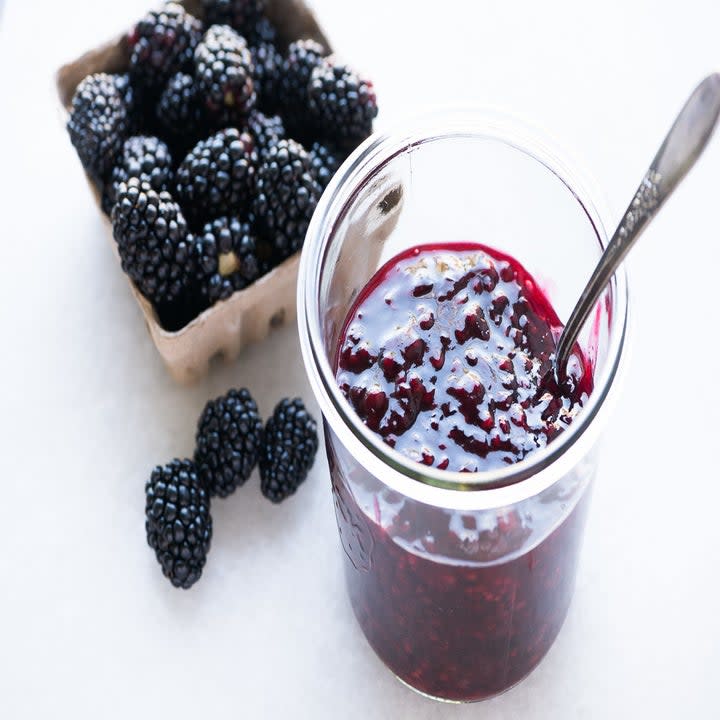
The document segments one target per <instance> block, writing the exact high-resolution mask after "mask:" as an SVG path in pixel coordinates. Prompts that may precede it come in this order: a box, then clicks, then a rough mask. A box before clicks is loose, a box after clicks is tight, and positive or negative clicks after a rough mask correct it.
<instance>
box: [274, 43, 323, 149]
mask: <svg viewBox="0 0 720 720" xmlns="http://www.w3.org/2000/svg"><path fill="white" fill-rule="evenodd" d="M324 55H325V49H324V48H323V46H322V45H320V43H317V42H315V41H314V40H297V41H296V42H293V43H290V45H289V47H288V49H287V54H286V56H285V61H284V62H283V67H282V75H281V77H280V82H279V92H278V103H279V104H280V108H281V110H282V113H283V117H284V118H285V121H286V123H287V125H288V129H289V130H290V131H291V135H293V137H295V136H296V135H299V136H300V137H304V135H305V133H306V130H307V120H308V118H307V113H308V106H309V103H310V96H309V94H308V87H309V84H310V77H311V75H312V72H313V70H314V69H315V68H316V67H317V66H318V65H320V64H321V63H322V62H323V56H324Z"/></svg>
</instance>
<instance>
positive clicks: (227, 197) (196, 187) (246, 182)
mask: <svg viewBox="0 0 720 720" xmlns="http://www.w3.org/2000/svg"><path fill="white" fill-rule="evenodd" d="M256 164H257V153H256V152H255V148H254V143H253V139H252V137H251V136H250V135H249V134H248V133H246V132H242V133H241V132H239V131H238V130H236V129H235V128H229V129H226V130H221V131H220V132H218V133H216V134H215V135H212V136H210V137H209V138H208V139H207V140H202V141H201V142H199V143H198V144H197V145H196V146H195V147H194V148H193V149H192V150H191V151H190V153H188V155H187V157H186V158H185V159H184V160H183V161H182V163H181V164H180V167H179V168H178V170H177V174H176V179H177V194H178V198H179V200H180V202H181V203H183V207H184V208H185V209H186V210H187V212H188V214H189V215H190V217H191V218H192V219H193V221H194V222H196V223H197V222H202V221H205V220H208V219H210V218H213V217H217V216H219V215H223V214H226V213H237V212H239V211H241V210H242V209H243V208H244V207H246V206H247V204H248V202H249V200H250V197H251V196H252V193H253V191H254V188H255V165H256Z"/></svg>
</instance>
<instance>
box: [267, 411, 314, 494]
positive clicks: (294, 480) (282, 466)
mask: <svg viewBox="0 0 720 720" xmlns="http://www.w3.org/2000/svg"><path fill="white" fill-rule="evenodd" d="M317 449H318V436H317V423H316V422H315V420H313V418H312V417H311V416H310V414H309V413H308V411H307V410H306V409H305V405H304V404H303V401H302V400H301V399H300V398H295V399H293V400H290V399H288V398H286V399H284V400H281V401H280V402H279V403H278V405H277V407H276V408H275V412H274V413H273V416H272V417H271V418H270V419H269V420H268V421H267V425H266V426H265V443H264V445H263V449H262V453H261V455H260V488H261V490H262V494H263V495H264V496H265V497H266V498H268V500H272V502H275V503H279V502H282V501H283V500H284V499H285V498H286V497H288V496H290V495H292V494H293V493H294V492H295V491H296V490H297V489H298V487H299V486H300V485H301V484H302V483H303V482H304V480H305V478H306V477H307V475H308V472H309V471H310V468H311V467H312V464H313V462H314V460H315V454H316V453H317Z"/></svg>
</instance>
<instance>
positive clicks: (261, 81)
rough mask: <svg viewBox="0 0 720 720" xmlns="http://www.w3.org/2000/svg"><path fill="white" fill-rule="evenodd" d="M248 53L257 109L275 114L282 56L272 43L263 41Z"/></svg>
mask: <svg viewBox="0 0 720 720" xmlns="http://www.w3.org/2000/svg"><path fill="white" fill-rule="evenodd" d="M250 53H251V54H252V61H253V67H254V72H253V83H254V86H255V91H256V93H257V104H258V107H260V108H262V109H263V110H265V111H267V112H275V111H276V110H278V109H279V104H278V101H277V97H278V92H279V88H280V82H281V80H282V70H283V58H282V55H281V54H280V52H279V51H278V49H277V48H276V47H275V45H274V44H273V43H271V42H264V41H263V42H259V43H257V44H255V45H253V46H252V47H251V48H250Z"/></svg>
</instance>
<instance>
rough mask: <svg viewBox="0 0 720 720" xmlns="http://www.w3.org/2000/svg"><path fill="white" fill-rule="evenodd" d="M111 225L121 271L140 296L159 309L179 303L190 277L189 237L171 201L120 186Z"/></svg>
mask: <svg viewBox="0 0 720 720" xmlns="http://www.w3.org/2000/svg"><path fill="white" fill-rule="evenodd" d="M112 224H113V235H114V237H115V241H116V242H117V246H118V252H119V254H120V260H121V261H122V268H123V270H124V271H125V272H126V273H127V274H128V276H129V277H130V278H131V279H132V281H133V282H134V283H135V284H136V286H137V288H138V290H139V291H140V292H141V293H142V294H143V295H144V296H145V297H146V298H147V299H148V300H150V301H151V302H152V303H154V304H156V305H160V306H162V305H168V304H169V305H172V304H174V303H176V302H178V301H181V300H183V295H185V294H186V293H187V288H188V286H189V283H190V278H191V276H192V268H191V267H190V257H191V252H190V248H191V243H192V237H191V236H190V235H189V234H188V231H187V225H186V223H185V218H184V217H183V214H182V212H181V210H180V207H179V206H178V204H177V203H176V202H174V201H173V199H172V196H171V195H170V194H169V193H167V192H164V191H163V192H159V193H158V192H156V191H155V190H153V189H152V187H151V185H150V183H148V182H146V181H144V180H140V179H139V178H130V180H128V181H127V182H126V183H125V182H122V183H120V185H119V186H118V191H117V200H116V202H115V206H114V207H113V211H112Z"/></svg>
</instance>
